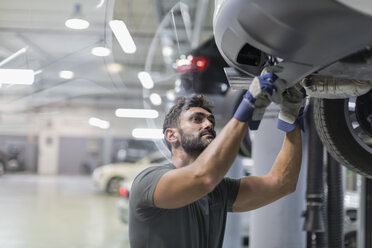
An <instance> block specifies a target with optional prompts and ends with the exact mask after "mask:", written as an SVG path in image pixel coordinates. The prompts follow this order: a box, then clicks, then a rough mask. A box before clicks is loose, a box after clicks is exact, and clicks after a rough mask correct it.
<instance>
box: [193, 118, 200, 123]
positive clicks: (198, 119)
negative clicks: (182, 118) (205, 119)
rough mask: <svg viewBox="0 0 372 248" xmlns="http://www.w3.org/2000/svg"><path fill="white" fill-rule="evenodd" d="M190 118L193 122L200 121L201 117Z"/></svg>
mask: <svg viewBox="0 0 372 248" xmlns="http://www.w3.org/2000/svg"><path fill="white" fill-rule="evenodd" d="M192 120H193V121H194V122H201V118H200V117H194V118H192Z"/></svg>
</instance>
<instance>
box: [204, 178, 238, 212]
mask: <svg viewBox="0 0 372 248" xmlns="http://www.w3.org/2000/svg"><path fill="white" fill-rule="evenodd" d="M239 187H240V179H233V178H229V177H225V178H224V179H223V180H222V181H221V182H220V184H219V185H217V187H216V188H215V189H214V190H213V191H212V195H211V197H212V199H213V201H215V202H216V201H221V202H222V203H223V204H224V205H225V207H226V210H227V211H228V212H232V207H233V204H234V202H235V200H236V197H237V196H238V192H239Z"/></svg>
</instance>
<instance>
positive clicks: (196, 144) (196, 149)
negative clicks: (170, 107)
mask: <svg viewBox="0 0 372 248" xmlns="http://www.w3.org/2000/svg"><path fill="white" fill-rule="evenodd" d="M178 130H179V132H180V135H181V146H182V147H183V149H184V150H185V151H186V152H187V153H189V154H191V155H199V154H200V153H202V151H204V149H205V148H206V147H207V146H208V145H209V144H210V143H211V142H212V140H213V139H214V138H215V137H216V132H215V131H214V130H206V129H204V130H202V131H200V132H198V133H191V134H186V133H184V132H183V130H182V129H180V128H179V129H178Z"/></svg>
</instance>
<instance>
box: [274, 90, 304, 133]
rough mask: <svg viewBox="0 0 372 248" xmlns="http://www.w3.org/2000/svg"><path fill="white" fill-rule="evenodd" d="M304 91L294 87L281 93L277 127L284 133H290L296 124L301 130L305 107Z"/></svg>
mask: <svg viewBox="0 0 372 248" xmlns="http://www.w3.org/2000/svg"><path fill="white" fill-rule="evenodd" d="M305 96H306V94H305V91H304V89H303V88H302V87H301V86H300V85H295V86H292V87H290V88H288V89H287V90H285V91H284V92H283V93H282V101H281V103H280V112H279V118H278V124H277V127H278V128H279V129H281V130H283V131H285V132H290V131H292V130H293V129H294V128H295V127H296V125H297V124H299V125H300V126H301V129H302V130H304V128H303V120H302V117H303V109H304V107H305V100H306V99H305Z"/></svg>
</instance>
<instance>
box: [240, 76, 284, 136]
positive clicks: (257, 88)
mask: <svg viewBox="0 0 372 248" xmlns="http://www.w3.org/2000/svg"><path fill="white" fill-rule="evenodd" d="M276 79H277V76H276V75H275V74H273V73H266V74H263V75H261V76H259V77H255V78H254V79H253V81H252V83H251V85H250V86H249V89H248V90H247V92H246V93H245V95H244V96H243V100H242V102H241V103H240V105H239V107H238V108H237V110H236V111H235V114H234V117H235V118H236V119H238V120H239V121H243V122H247V121H248V122H249V128H250V129H251V130H257V129H258V126H259V125H260V122H261V120H262V117H263V115H264V113H265V110H266V108H267V106H269V105H270V103H271V101H272V95H273V93H274V91H276V87H275V85H274V81H275V80H276Z"/></svg>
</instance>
